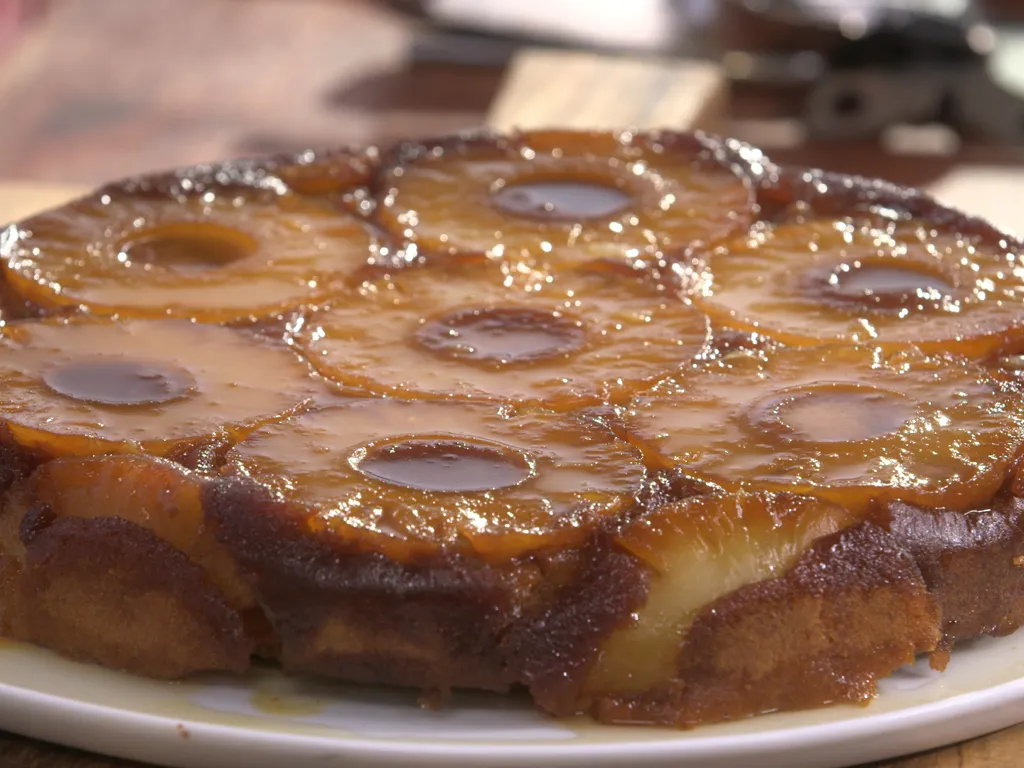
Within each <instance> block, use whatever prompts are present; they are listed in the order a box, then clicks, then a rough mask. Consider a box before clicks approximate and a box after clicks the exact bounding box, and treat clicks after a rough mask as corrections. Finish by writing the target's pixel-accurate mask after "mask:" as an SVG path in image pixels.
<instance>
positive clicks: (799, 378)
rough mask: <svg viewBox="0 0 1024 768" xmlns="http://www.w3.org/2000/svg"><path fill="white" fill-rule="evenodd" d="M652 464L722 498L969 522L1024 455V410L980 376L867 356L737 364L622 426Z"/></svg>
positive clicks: (639, 404) (828, 349)
mask: <svg viewBox="0 0 1024 768" xmlns="http://www.w3.org/2000/svg"><path fill="white" fill-rule="evenodd" d="M625 420H626V431H627V433H628V436H629V438H630V439H631V440H632V441H633V442H636V443H637V444H639V445H641V446H643V447H644V448H645V449H646V450H647V451H648V454H649V458H650V460H651V461H653V462H654V463H655V464H657V465H660V466H664V467H672V468H674V469H675V470H676V471H678V472H680V473H682V474H683V475H687V476H693V477H695V478H700V479H703V480H706V481H710V482H713V483H715V484H717V485H718V486H720V487H722V488H724V489H727V490H735V489H743V488H747V489H758V488H762V489H767V490H777V491H791V492H794V493H806V494H812V495H815V496H820V497H824V498H828V499H832V500H834V501H836V502H838V503H840V504H842V505H843V506H845V507H847V508H849V509H850V510H852V511H854V512H856V513H858V514H862V513H866V512H867V511H868V510H869V508H871V505H872V503H873V502H875V501H888V500H891V499H902V500H905V501H908V502H911V503H915V504H921V505H923V506H930V507H936V506H941V507H946V508H949V509H976V508H978V507H979V506H982V505H984V504H986V503H987V502H989V501H990V500H991V499H992V497H993V495H994V494H995V493H996V491H997V490H998V489H999V487H1000V486H1001V485H1002V484H1003V483H1004V481H1005V480H1006V478H1007V473H1008V472H1009V470H1010V468H1011V465H1012V463H1013V461H1014V459H1015V457H1016V456H1017V455H1018V453H1019V451H1020V448H1021V446H1022V443H1024V401H1022V399H1021V397H1020V395H1019V394H1014V393H1011V392H1009V391H1007V390H1005V389H1003V388H1001V387H1000V385H999V384H998V383H997V382H996V381H994V380H993V379H992V377H990V376H989V375H988V374H987V373H986V372H984V371H983V370H982V369H980V368H976V367H974V366H973V365H972V364H970V363H966V362H964V361H960V360H950V359H947V358H936V357H927V356H925V355H924V354H923V353H921V352H919V351H917V350H915V349H913V348H910V349H907V350H904V351H900V352H896V353H885V352H884V351H882V350H880V349H878V348H874V347H865V346H844V345H830V346H824V347H804V348H789V349H780V350H777V351H774V352H772V353H770V354H769V355H767V357H763V356H760V355H758V354H756V353H746V354H743V353H736V354H733V355H731V356H729V357H728V358H726V359H723V360H720V361H715V362H712V363H711V364H709V365H707V366H705V367H703V368H700V369H694V370H692V371H691V372H689V373H688V374H687V375H686V376H685V377H684V378H683V379H682V381H681V383H680V385H679V389H678V391H676V392H667V391H666V392H662V393H658V394H650V395H645V396H642V397H640V398H638V399H637V401H636V402H635V403H634V405H633V407H632V408H631V409H630V411H629V413H628V414H627V415H626V416H625Z"/></svg>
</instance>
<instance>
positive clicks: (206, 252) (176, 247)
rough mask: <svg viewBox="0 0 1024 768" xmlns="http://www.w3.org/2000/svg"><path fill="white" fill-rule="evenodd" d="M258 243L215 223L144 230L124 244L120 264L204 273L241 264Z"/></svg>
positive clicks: (118, 255) (174, 225)
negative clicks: (239, 262)
mask: <svg viewBox="0 0 1024 768" xmlns="http://www.w3.org/2000/svg"><path fill="white" fill-rule="evenodd" d="M258 247H259V244H258V243H257V242H256V240H254V239H253V238H252V237H250V236H249V235H247V234H245V233H244V232H239V231H238V230H236V229H231V228H230V227H222V226H219V225H216V224H168V225H166V226H161V227H153V228H150V229H144V230H142V231H141V232H138V233H136V234H134V235H132V236H131V237H130V238H128V239H127V240H126V241H125V242H124V243H122V244H121V247H120V250H119V252H118V254H117V259H118V261H121V262H122V263H124V264H125V266H130V265H131V264H137V265H139V266H142V267H146V266H152V267H164V268H167V269H172V270H175V271H178V272H201V271H206V270H211V269H218V268H220V267H224V266H227V265H228V264H231V263H233V262H236V261H241V260H242V259H245V258H247V257H249V256H251V255H252V254H253V253H255V252H256V249H257V248H258Z"/></svg>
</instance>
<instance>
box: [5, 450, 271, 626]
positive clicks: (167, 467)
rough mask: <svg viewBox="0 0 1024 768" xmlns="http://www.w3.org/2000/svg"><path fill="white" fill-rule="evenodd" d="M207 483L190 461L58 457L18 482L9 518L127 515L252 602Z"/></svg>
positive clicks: (241, 603)
mask: <svg viewBox="0 0 1024 768" xmlns="http://www.w3.org/2000/svg"><path fill="white" fill-rule="evenodd" d="M202 483H203V481H202V479H200V478H199V477H197V476H195V475H193V474H192V473H191V472H189V471H188V470H187V469H185V468H184V467H182V466H180V465H178V464H175V463H174V462H171V461H167V460H166V459H158V458H155V457H153V456H142V455H137V456H75V457H69V458H63V459H54V460H53V461H48V462H46V463H45V464H43V465H41V466H40V467H39V468H38V469H36V470H35V472H33V473H32V475H31V476H30V477H29V478H28V479H26V480H25V481H23V482H21V483H19V484H18V485H16V486H15V487H14V488H13V489H12V491H11V493H10V495H9V496H8V498H7V500H6V506H5V508H4V512H5V517H7V519H8V521H9V523H10V524H15V525H34V526H37V527H38V526H43V525H46V524H48V522H51V521H52V520H53V519H60V518H63V517H78V518H86V519H90V520H91V519H96V518H103V517H119V518H121V519H123V520H128V521H129V522H132V523H135V524H136V525H138V526H140V527H142V528H146V529H147V530H150V531H152V532H153V533H155V534H156V535H157V536H159V537H160V538H161V539H163V540H164V541H166V542H167V543H168V544H170V545H171V546H172V547H174V548H175V549H176V550H178V551H179V552H182V553H184V554H185V555H186V556H187V557H188V559H189V560H191V561H192V562H193V563H195V564H196V565H198V566H199V567H200V568H202V570H203V571H204V572H205V573H206V575H207V576H208V577H209V578H210V580H211V581H212V582H213V583H214V584H215V585H216V586H217V587H218V588H219V589H220V590H221V592H222V593H223V594H224V596H225V597H226V598H227V600H228V602H229V603H230V604H231V605H233V606H235V607H237V608H246V607H249V606H251V605H252V603H253V598H252V591H251V589H250V588H249V586H248V585H247V584H246V583H245V582H244V581H243V580H242V578H241V576H240V575H239V574H238V570H237V567H236V566H235V564H234V561H233V559H232V558H231V555H230V554H229V553H228V551H227V550H226V549H224V547H223V546H222V545H221V544H220V543H219V542H218V541H217V539H216V536H215V535H214V533H213V531H212V530H211V529H210V528H208V527H207V525H206V522H205V518H204V514H203V507H202V503H201V501H200V492H201V488H202ZM40 509H45V510H46V512H45V513H44V514H43V518H45V519H39V520H35V521H33V520H28V521H26V517H27V516H28V515H33V514H35V515H38V514H40V513H39V510H40ZM23 521H25V522H23ZM12 542H17V537H8V541H7V544H8V545H10V544H11V543H12ZM18 546H20V543H18Z"/></svg>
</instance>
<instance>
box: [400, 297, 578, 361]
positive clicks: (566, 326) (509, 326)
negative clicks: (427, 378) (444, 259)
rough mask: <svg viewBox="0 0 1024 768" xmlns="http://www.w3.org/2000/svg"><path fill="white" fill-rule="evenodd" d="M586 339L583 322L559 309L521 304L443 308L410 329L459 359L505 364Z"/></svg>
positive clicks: (565, 351)
mask: <svg viewBox="0 0 1024 768" xmlns="http://www.w3.org/2000/svg"><path fill="white" fill-rule="evenodd" d="M586 341H587V329H586V327H585V326H584V324H583V323H582V322H581V321H579V320H576V319H574V318H572V317H570V316H567V315H564V314H562V313H561V312H552V311H547V312H545V311H541V310H536V309H529V308H526V307H471V308H468V309H458V310H455V311H454V312H448V313H446V314H443V315H440V316H439V317H436V318H433V319H431V320H428V321H427V322H425V323H424V324H423V325H422V326H420V327H419V328H418V329H417V330H416V334H415V342H416V343H417V344H418V345H419V346H421V347H422V348H424V349H426V350H428V351H430V352H432V353H433V354H435V355H438V356H439V357H443V358H446V359H449V360H457V361H459V362H462V363H470V364H473V363H476V364H483V365H509V364H515V363H535V362H539V361H544V360H551V359H553V358H558V357H564V356H566V355H569V354H571V353H573V352H576V351H578V350H580V349H581V348H582V347H583V346H584V345H585V344H586Z"/></svg>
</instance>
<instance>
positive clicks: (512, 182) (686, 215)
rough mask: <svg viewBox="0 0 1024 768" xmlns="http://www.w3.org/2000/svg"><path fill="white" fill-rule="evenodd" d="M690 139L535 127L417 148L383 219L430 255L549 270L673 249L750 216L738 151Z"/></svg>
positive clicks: (740, 226)
mask: <svg viewBox="0 0 1024 768" xmlns="http://www.w3.org/2000/svg"><path fill="white" fill-rule="evenodd" d="M727 155H728V153H727V152H726V150H725V148H724V147H721V146H718V145H716V144H713V143H712V142H711V141H710V140H708V139H704V138H698V137H694V136H691V135H689V134H668V133H665V134H660V133H652V134H631V133H621V134H612V133H577V132H568V131H565V132H561V131H538V132H534V133H526V134H522V135H519V136H513V137H510V138H507V139H505V138H495V139H490V140H488V139H484V138H478V139H475V140H473V139H471V140H464V141H455V142H445V143H440V144H433V145H426V146H419V147H416V148H415V150H413V151H411V152H409V153H407V154H406V156H404V157H401V158H400V160H399V162H398V163H397V164H396V165H395V166H394V167H392V168H390V169H389V170H387V171H386V172H385V173H384V174H383V179H382V182H381V186H382V188H383V195H384V196H383V198H382V204H381V205H380V208H379V211H380V217H381V219H382V220H383V222H384V223H385V225H386V226H387V227H389V228H390V229H391V231H392V232H394V233H395V234H401V235H403V236H404V237H406V238H408V239H409V240H412V241H413V242H415V243H417V244H418V246H419V247H420V248H421V249H422V250H423V251H425V252H426V253H427V254H428V255H430V254H452V255H459V256H467V255H472V256H479V255H487V256H490V257H495V258H500V257H504V258H506V259H515V260H520V259H525V260H527V261H531V262H542V263H551V264H566V263H579V262H583V261H590V260H593V259H613V260H620V259H624V258H636V257H642V256H651V255H655V256H656V255H657V254H660V253H661V252H663V251H664V252H677V251H681V250H683V249H685V248H686V247H688V246H690V245H691V244H693V243H695V242H705V243H706V242H710V241H716V240H719V239H721V238H724V237H726V236H728V235H730V234H735V233H738V232H740V231H743V230H745V229H746V228H747V227H748V226H749V225H750V223H751V221H752V220H753V215H754V214H753V211H754V204H753V197H752V192H751V188H750V185H749V183H748V182H747V181H746V180H745V179H744V178H743V177H742V176H741V175H740V172H739V171H738V170H736V169H738V168H740V167H741V165H742V163H741V162H740V159H739V156H738V154H737V157H735V158H734V157H731V156H727Z"/></svg>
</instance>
